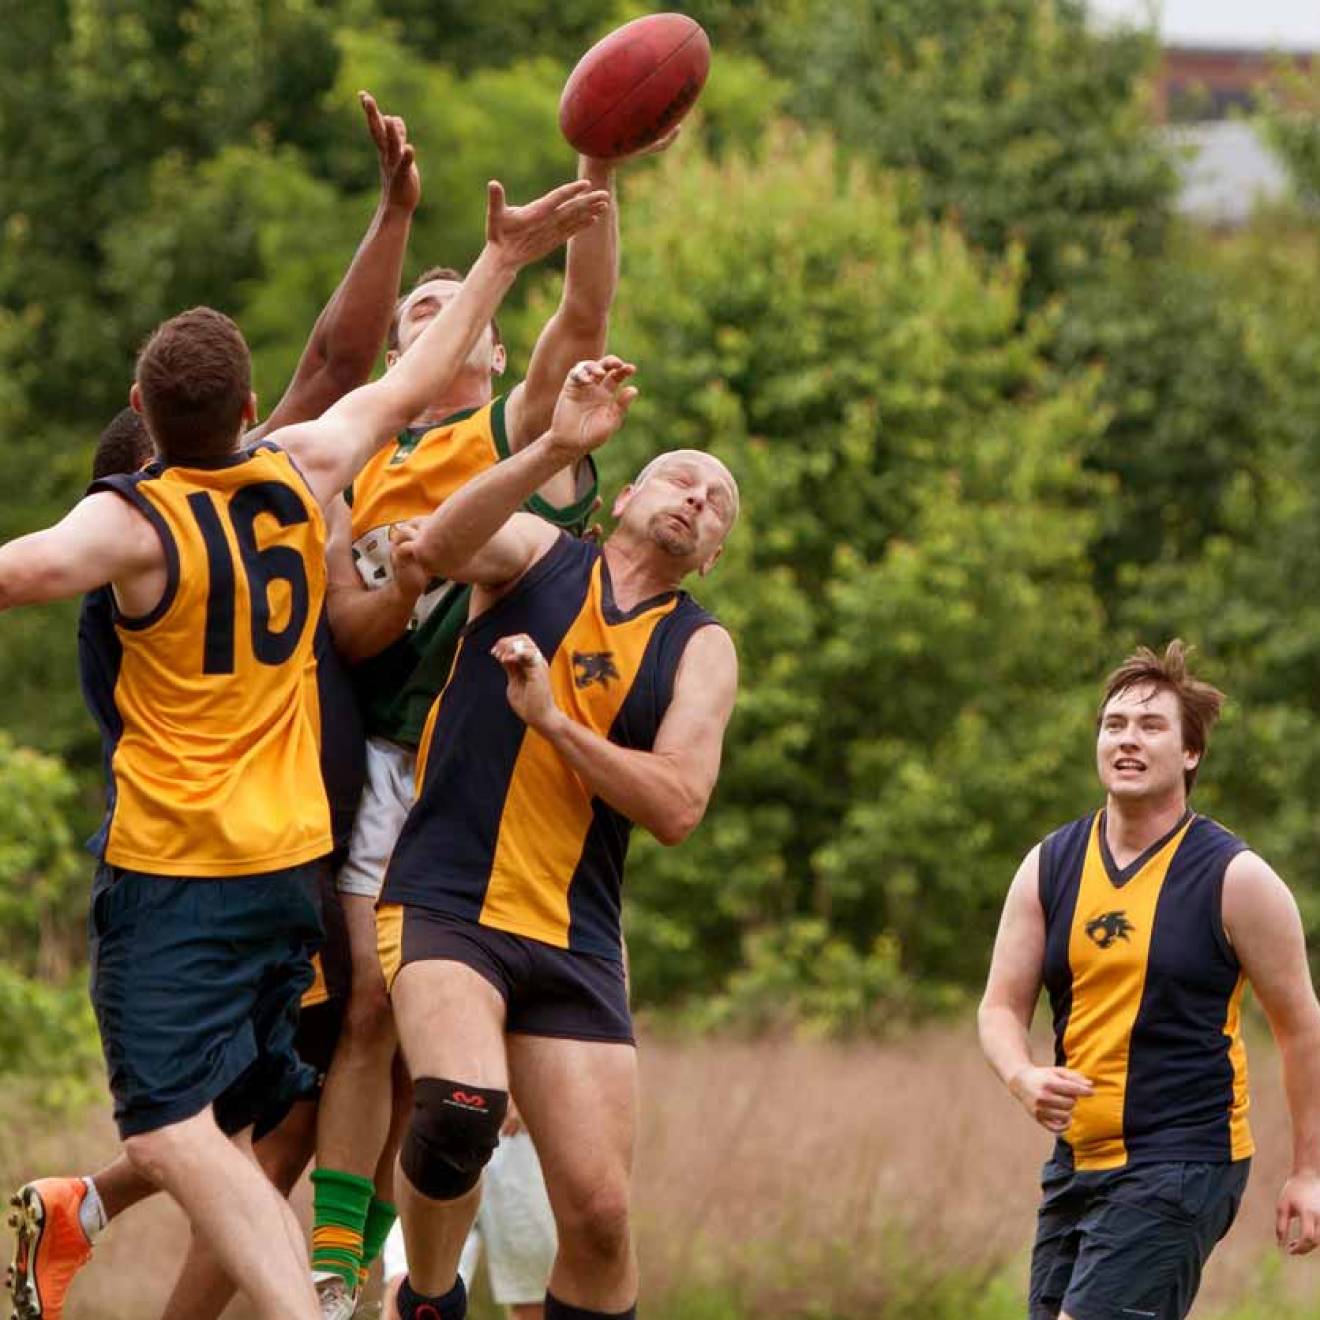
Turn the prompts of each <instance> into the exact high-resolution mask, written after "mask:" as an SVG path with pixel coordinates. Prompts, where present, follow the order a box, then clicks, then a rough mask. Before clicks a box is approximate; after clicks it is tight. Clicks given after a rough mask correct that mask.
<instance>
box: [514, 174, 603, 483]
mask: <svg viewBox="0 0 1320 1320" xmlns="http://www.w3.org/2000/svg"><path fill="white" fill-rule="evenodd" d="M578 178H580V179H586V180H588V181H589V182H590V183H591V185H592V187H593V188H603V189H606V190H607V191H608V192H609V194H610V199H611V202H612V203H613V204H612V205H611V206H610V213H609V215H608V216H607V217H606V218H605V219H604V220H603V221H601V223H600V224H597V225H592V227H591V228H590V229H587V230H584V231H583V232H582V233H580V234H576V235H574V236H573V238H571V239H570V240H569V243H568V256H567V260H566V263H565V267H564V290H563V293H562V295H561V296H560V299H559V306H558V308H556V310H555V313H554V315H553V316H552V317H551V318H550V319H549V321H547V322H546V324H545V326H544V328H543V329H542V330H541V333H540V335H539V336H538V337H537V340H536V346H535V347H534V348H533V349H532V357H531V361H530V362H529V363H528V364H527V377H526V379H525V380H523V381H522V382H521V384H519V385H516V386H514V388H513V390H512V391H510V394H509V398H508V402H507V403H506V404H505V409H504V419H505V426H506V428H507V430H508V436H509V447H510V449H512V450H513V451H514V452H515V453H516V452H517V451H518V450H520V449H522V448H523V447H524V446H526V445H529V444H531V442H532V441H533V440H535V439H536V437H537V436H539V435H540V434H541V433H542V432H543V431H544V430H545V429H546V427H548V426H549V425H550V417H551V414H552V413H553V412H554V409H555V400H556V398H558V396H559V388H560V386H561V385H562V384H563V383H564V377H565V376H566V375H567V374H568V371H569V368H570V367H572V365H573V364H574V363H575V362H580V361H582V360H583V359H584V358H597V357H599V356H600V355H601V354H602V353H603V352H604V351H605V341H606V335H607V334H608V331H609V324H610V306H611V305H612V304H613V302H614V294H615V291H616V289H617V288H618V286H619V208H618V205H617V199H616V193H615V187H614V167H613V165H612V163H611V162H609V161H601V160H593V159H591V158H590V157H587V156H582V157H579V159H578ZM577 485H578V468H577V466H576V465H574V466H573V467H569V468H564V469H562V470H560V471H557V472H553V473H551V474H550V475H549V476H548V478H547V479H546V481H545V482H544V484H543V485H542V486H540V487H539V488H538V493H539V494H540V496H541V498H542V499H544V500H546V501H547V502H548V503H550V504H553V505H555V506H556V507H558V508H564V507H565V506H567V505H569V504H572V503H573V502H574V500H575V499H576V498H577V495H578V491H577Z"/></svg>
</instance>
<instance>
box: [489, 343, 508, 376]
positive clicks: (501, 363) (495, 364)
mask: <svg viewBox="0 0 1320 1320" xmlns="http://www.w3.org/2000/svg"><path fill="white" fill-rule="evenodd" d="M508 365H509V354H508V352H507V351H506V349H505V347H504V345H503V344H496V345H495V351H494V352H493V353H492V354H491V355H490V374H491V375H492V376H502V375H504V368H505V367H507V366H508Z"/></svg>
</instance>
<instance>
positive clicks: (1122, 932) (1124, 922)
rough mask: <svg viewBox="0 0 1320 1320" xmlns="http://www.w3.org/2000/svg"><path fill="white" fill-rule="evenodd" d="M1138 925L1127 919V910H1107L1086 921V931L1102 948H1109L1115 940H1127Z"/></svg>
mask: <svg viewBox="0 0 1320 1320" xmlns="http://www.w3.org/2000/svg"><path fill="white" fill-rule="evenodd" d="M1134 930H1136V927H1135V926H1134V925H1133V924H1132V923H1131V922H1130V921H1129V920H1128V919H1127V913H1126V912H1106V913H1105V914H1104V916H1103V917H1093V918H1092V919H1091V920H1090V921H1088V922H1087V923H1086V933H1087V934H1088V935H1089V936H1090V937H1091V938H1092V939H1093V940H1094V941H1095V942H1096V943H1097V944H1098V945H1099V946H1100V947H1101V948H1102V949H1107V948H1109V946H1110V945H1111V944H1113V942H1114V941H1115V940H1123V941H1124V942H1126V941H1127V937H1128V936H1129V935H1130V934H1131V933H1132V932H1133V931H1134Z"/></svg>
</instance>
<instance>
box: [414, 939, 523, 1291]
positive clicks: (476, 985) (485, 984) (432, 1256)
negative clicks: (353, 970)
mask: <svg viewBox="0 0 1320 1320" xmlns="http://www.w3.org/2000/svg"><path fill="white" fill-rule="evenodd" d="M393 999H394V1012H395V1017H396V1020H397V1021H398V1024H399V1036H400V1039H401V1040H402V1042H403V1052H404V1057H405V1058H406V1060H407V1062H408V1071H409V1073H410V1074H411V1076H412V1079H413V1081H414V1082H416V1081H417V1079H418V1078H419V1077H444V1078H448V1079H449V1080H451V1081H456V1082H466V1083H469V1084H470V1085H472V1086H480V1087H483V1088H486V1089H490V1090H507V1089H508V1085H509V1079H508V1069H507V1066H506V1064H505V1060H504V1000H503V998H502V997H501V996H500V994H499V992H498V991H497V990H496V989H495V988H494V986H492V985H491V984H490V982H489V981H487V980H486V978H485V977H483V976H481V975H480V974H479V973H477V972H474V971H473V970H472V969H471V968H470V967H466V966H464V965H463V964H462V963H454V962H417V963H409V965H408V966H407V967H405V968H404V969H403V971H401V972H400V973H399V975H398V979H397V980H396V981H395V983H394V994H393ZM394 1185H395V1203H396V1204H397V1205H398V1207H399V1217H400V1218H401V1219H402V1220H403V1237H404V1242H405V1243H406V1245H407V1250H408V1277H409V1280H410V1282H411V1284H412V1286H413V1288H414V1289H415V1290H416V1291H417V1292H419V1293H423V1294H425V1295H428V1296H439V1295H442V1294H444V1293H446V1292H448V1291H449V1290H450V1288H452V1287H453V1286H454V1280H455V1279H456V1278H457V1276H458V1258H459V1256H460V1255H461V1253H462V1251H463V1243H464V1241H465V1240H466V1238H467V1234H468V1229H469V1228H471V1227H472V1221H473V1219H475V1218H476V1214H477V1207H478V1205H479V1204H480V1203H481V1184H480V1183H478V1184H477V1185H476V1186H475V1187H474V1188H473V1189H472V1190H471V1191H470V1192H468V1193H467V1194H466V1195H465V1196H461V1197H458V1198H456V1199H455V1200H451V1201H435V1200H432V1199H431V1198H430V1197H428V1196H423V1195H422V1193H421V1192H419V1191H418V1190H417V1188H415V1187H414V1186H413V1185H412V1183H411V1182H410V1181H409V1180H408V1176H407V1174H405V1173H404V1172H403V1168H402V1166H400V1167H399V1169H398V1171H397V1173H396V1175H395V1184H394Z"/></svg>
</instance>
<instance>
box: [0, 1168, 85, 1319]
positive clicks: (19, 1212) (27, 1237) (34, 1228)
mask: <svg viewBox="0 0 1320 1320" xmlns="http://www.w3.org/2000/svg"><path fill="white" fill-rule="evenodd" d="M86 1195H87V1184H86V1183H85V1182H83V1180H82V1179H81V1178H39V1179H38V1180H37V1181H36V1182H30V1183H25V1184H24V1185H23V1186H22V1187H20V1188H19V1189H18V1191H17V1192H16V1193H15V1194H14V1196H13V1197H12V1198H11V1199H10V1202H9V1204H10V1205H11V1206H12V1207H13V1213H11V1214H10V1216H9V1225H10V1227H11V1228H12V1229H13V1230H14V1238H15V1243H14V1260H13V1264H11V1265H10V1267H9V1274H8V1278H7V1282H8V1284H9V1289H10V1291H11V1292H12V1293H13V1295H14V1310H13V1313H12V1318H11V1320H60V1317H61V1316H63V1314H64V1298H65V1296H66V1294H67V1293H68V1291H69V1285H70V1284H71V1283H72V1282H73V1276H74V1275H75V1274H77V1273H78V1271H79V1270H80V1269H82V1267H83V1266H84V1265H86V1264H87V1262H88V1261H89V1260H90V1259H91V1258H92V1244H91V1243H90V1242H88V1240H87V1234H86V1233H84V1232H83V1226H82V1224H81V1223H80V1222H79V1220H78V1208H79V1206H81V1205H82V1202H83V1198H84V1197H85V1196H86Z"/></svg>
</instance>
